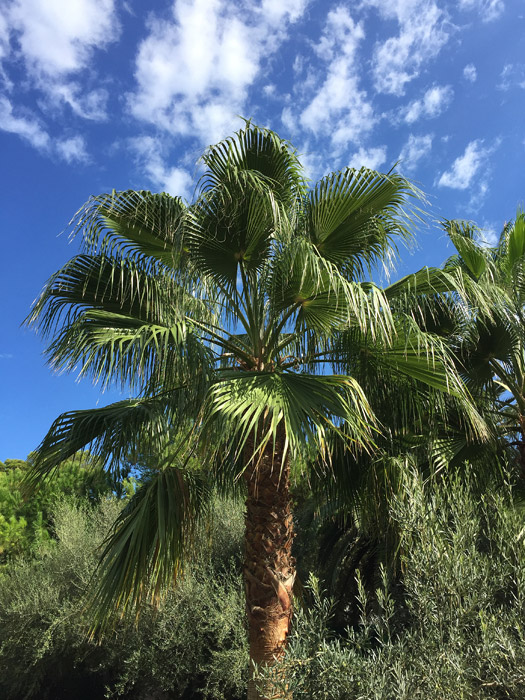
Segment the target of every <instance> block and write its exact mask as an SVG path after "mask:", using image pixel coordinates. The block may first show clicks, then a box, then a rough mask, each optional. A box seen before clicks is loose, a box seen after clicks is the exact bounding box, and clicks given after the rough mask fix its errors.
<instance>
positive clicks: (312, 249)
mask: <svg viewBox="0 0 525 700" xmlns="http://www.w3.org/2000/svg"><path fill="white" fill-rule="evenodd" d="M202 162H203V165H204V168H205V173H204V175H203V176H202V178H201V180H200V189H199V194H198V197H197V199H196V200H195V202H194V203H193V204H190V205H186V204H184V202H183V201H182V200H181V199H179V198H175V197H171V196H169V195H167V194H151V193H150V192H143V191H141V192H134V191H126V192H112V193H111V194H104V195H101V196H97V197H93V198H92V199H90V200H89V201H88V203H87V204H86V205H85V206H84V207H83V208H82V209H80V211H79V212H78V213H77V215H76V217H75V218H74V220H73V224H72V225H73V232H74V233H75V234H78V235H79V236H80V237H81V241H82V247H83V252H82V253H81V254H80V255H78V256H76V257H75V258H73V259H72V260H71V261H70V262H69V263H68V264H66V265H65V266H64V267H63V268H62V269H61V270H59V271H58V272H57V273H56V274H55V275H53V276H52V278H51V279H50V280H49V282H48V283H47V285H46V287H45V289H44V291H43V293H42V296H41V297H40V299H39V300H38V301H37V303H36V305H35V307H34V309H33V311H32V313H31V314H30V316H29V319H28V320H29V322H30V323H31V324H34V325H37V326H38V327H40V328H41V330H42V331H43V333H44V335H46V336H49V337H50V338H51V342H50V344H49V347H48V349H47V353H48V356H49V359H50V363H51V365H52V366H53V367H54V368H56V369H57V370H67V371H71V370H74V369H75V368H78V369H79V371H80V375H81V376H84V375H90V376H91V377H93V378H94V379H95V380H96V381H100V382H101V383H102V385H107V384H109V383H110V382H112V383H116V384H120V385H121V386H122V387H126V388H130V389H131V390H132V391H134V392H135V393H136V394H137V398H133V399H126V400H123V401H119V402H117V403H114V404H111V405H109V406H106V407H104V408H98V409H94V410H88V411H72V412H69V413H65V414H63V415H61V416H60V417H59V418H57V420H56V421H55V422H54V423H53V425H52V426H51V428H50V430H49V432H48V434H47V435H46V436H45V438H44V440H43V441H42V443H41V445H40V446H39V448H38V450H37V453H36V456H35V467H34V473H33V476H34V480H35V481H38V480H39V479H41V478H44V477H45V476H46V475H47V474H49V473H50V472H52V471H53V470H54V469H55V467H56V466H57V465H58V464H59V463H60V462H61V461H62V460H64V459H66V458H68V457H69V456H70V455H72V454H74V453H75V452H76V451H77V450H79V449H80V448H83V447H84V446H87V445H89V446H90V449H91V452H92V453H94V454H96V455H100V456H102V457H103V458H104V459H105V460H106V463H107V466H108V469H110V470H111V469H113V470H117V471H118V468H119V463H120V462H121V460H122V458H123V457H124V456H126V455H128V454H129V453H130V451H131V452H133V451H136V452H141V451H142V452H144V451H146V452H149V453H150V454H156V455H161V454H163V452H166V454H167V455H168V456H167V457H166V458H165V459H163V460H160V458H159V463H158V469H157V470H156V471H155V472H154V474H153V475H152V476H151V478H150V479H149V480H148V481H147V483H146V484H145V485H144V486H143V487H142V488H141V489H139V491H138V492H137V494H136V496H135V497H134V498H133V499H132V501H131V502H130V504H129V506H128V507H127V508H126V509H125V511H124V512H123V513H122V515H121V516H120V518H119V520H118V522H117V523H116V526H115V529H114V531H113V533H112V535H111V536H110V537H109V539H108V543H107V547H106V550H105V552H104V555H103V559H102V564H101V573H102V576H101V579H100V583H99V584H98V585H97V587H96V589H95V593H94V601H95V604H96V605H97V606H98V609H99V610H102V611H108V610H110V609H111V608H112V606H114V605H115V603H116V604H117V605H120V606H122V607H124V608H125V607H126V606H128V605H133V604H137V603H138V602H139V601H140V599H141V597H142V596H143V594H144V592H145V591H146V590H150V591H153V594H154V595H155V594H157V593H159V592H160V591H161V589H162V587H163V586H165V585H167V584H170V583H171V582H172V581H173V577H174V575H175V574H176V572H177V571H178V570H179V567H180V565H181V562H182V559H183V556H184V554H185V553H186V552H187V550H188V543H189V541H190V539H191V534H192V528H193V525H194V523H195V522H196V520H197V519H198V518H199V517H205V515H206V498H205V495H206V485H205V483H204V482H203V480H202V479H201V478H200V477H199V475H198V474H196V473H195V472H194V471H191V470H188V469H186V468H185V464H186V463H187V461H188V460H189V459H190V457H191V456H192V455H194V454H199V455H201V457H202V458H203V459H205V461H206V468H207V472H208V477H209V478H210V479H211V480H212V481H213V482H215V483H218V484H220V485H221V487H222V488H224V489H232V488H235V487H236V485H238V483H239V481H243V482H244V485H245V492H246V534H245V563H244V583H245V588H246V604H247V616H248V623H249V644H250V657H251V667H252V670H253V668H254V667H255V666H256V665H257V666H265V665H271V664H273V662H274V660H275V659H276V658H278V657H279V656H280V655H281V654H282V652H283V648H284V644H285V640H286V636H287V634H288V631H289V628H290V620H291V615H292V590H293V586H294V580H295V575H296V574H295V561H294V558H293V556H292V551H291V550H292V541H293V537H294V526H293V516H292V503H291V497H290V469H291V465H292V463H298V462H301V463H302V464H311V463H313V456H315V457H316V464H317V465H322V467H323V468H324V469H326V470H327V471H329V469H330V464H331V445H333V444H334V441H335V442H337V444H338V446H339V447H338V449H341V445H342V446H343V448H344V450H346V451H347V452H349V453H353V454H357V453H359V452H361V451H362V450H373V449H374V436H375V435H377V434H378V431H379V430H380V429H381V427H380V426H379V425H378V423H377V421H376V418H375V416H374V413H373V411H372V409H371V407H370V404H369V402H368V400H367V397H366V394H365V391H364V389H363V387H362V386H361V385H360V384H359V382H358V381H357V380H356V379H355V378H354V377H353V376H352V356H351V354H352V353H353V352H354V351H355V342H354V336H353V332H354V330H357V331H358V332H359V333H360V334H361V335H362V336H363V337H365V338H366V340H367V345H366V347H364V348H363V350H364V351H366V353H368V356H369V357H370V367H372V365H373V362H372V361H373V360H375V362H376V363H377V364H380V365H381V367H382V368H383V370H384V377H386V376H387V375H388V376H389V377H394V376H404V377H406V378H412V379H413V378H414V377H415V378H416V379H418V380H420V384H421V385H423V384H424V385H430V386H432V387H433V388H434V390H435V391H437V392H438V393H439V392H449V393H451V394H453V395H454V396H455V397H456V399H457V401H458V402H460V403H461V404H462V406H463V407H464V408H465V410H467V411H469V412H470V416H471V418H472V425H473V426H474V427H473V429H474V430H482V427H481V426H480V424H479V422H476V421H477V417H476V414H475V411H474V410H473V409H472V407H471V405H470V404H469V402H468V399H467V397H466V394H465V391H464V389H463V387H462V384H461V382H460V380H459V378H458V376H457V374H456V373H455V372H454V368H453V365H452V363H451V362H450V360H449V359H448V355H447V353H446V352H445V350H444V347H443V345H442V344H441V343H440V341H439V339H436V338H434V337H433V336H430V335H428V334H425V333H422V332H421V331H420V330H419V329H418V327H417V325H416V324H415V323H413V321H412V320H411V319H410V318H409V317H408V316H407V315H406V314H405V315H398V316H397V317H396V318H394V316H393V315H392V313H391V312H390V305H389V299H388V297H387V296H386V295H385V294H384V293H383V292H382V291H381V290H380V289H379V288H378V287H377V286H375V285H374V284H372V283H369V282H363V278H364V276H365V273H367V272H369V271H370V270H371V269H372V268H373V267H374V266H375V265H376V264H378V263H379V264H382V263H388V262H389V261H390V258H391V257H392V255H393V253H394V252H395V243H396V240H397V239H400V240H404V239H407V238H408V237H409V236H410V235H411V234H410V225H411V223H412V222H413V221H414V220H415V218H416V209H415V208H414V207H411V205H410V203H411V202H413V201H415V200H414V197H415V196H417V191H416V190H415V189H414V188H413V187H412V185H411V184H410V183H409V182H408V181H407V180H406V179H404V178H403V177H401V176H400V175H398V174H396V173H389V174H388V175H383V174H380V173H377V172H375V171H371V170H367V169H361V170H359V171H356V170H353V169H346V170H344V171H341V172H337V173H333V174H331V175H328V176H327V177H325V178H324V179H322V180H321V181H320V182H319V183H318V184H317V185H316V186H315V187H314V188H313V189H309V188H308V187H307V185H306V182H305V178H304V175H303V172H302V170H301V166H300V163H299V161H298V158H297V155H296V153H295V151H293V149H292V148H291V147H290V145H289V144H288V143H287V142H285V141H283V140H281V139H280V138H279V137H278V136H277V135H276V134H274V133H273V132H271V131H269V130H267V129H262V128H258V127H256V126H253V125H251V124H250V123H247V124H246V127H245V128H244V129H242V130H241V131H240V132H239V133H237V134H236V135H235V136H234V137H232V138H229V139H227V140H225V141H223V142H221V143H219V144H218V145H215V146H212V147H210V148H209V149H208V150H207V151H206V153H205V154H204V156H203V158H202ZM431 276H432V275H431V274H430V272H426V273H421V274H419V276H412V277H411V278H410V279H409V280H408V279H407V280H405V281H404V282H400V283H398V285H397V292H398V293H403V290H406V289H407V288H409V287H410V285H413V284H414V282H415V281H416V279H417V281H418V283H419V284H420V286H423V287H425V285H426V288H427V289H431V288H432V287H431V285H430V278H431ZM444 278H445V276H444V275H441V278H440V279H441V282H443V280H444ZM411 405H412V406H415V405H417V395H414V396H412V397H411ZM170 436H175V437H174V438H171V437H170ZM336 438H337V439H336ZM168 442H169V443H170V444H169V445H167V443H168ZM167 447H168V449H167V450H166V448H167ZM340 476H341V478H342V477H343V476H344V475H340ZM146 582H147V584H148V585H147V586H146ZM266 693H268V694H269V693H270V691H269V690H267V691H266ZM248 697H249V698H250V699H252V698H258V697H260V695H259V691H258V690H257V688H256V687H255V683H254V681H253V678H251V679H250V682H249V690H248Z"/></svg>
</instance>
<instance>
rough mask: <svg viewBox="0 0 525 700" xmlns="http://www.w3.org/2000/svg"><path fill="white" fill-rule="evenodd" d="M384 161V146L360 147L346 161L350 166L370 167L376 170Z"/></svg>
mask: <svg viewBox="0 0 525 700" xmlns="http://www.w3.org/2000/svg"><path fill="white" fill-rule="evenodd" d="M385 161H386V146H377V147H374V148H363V147H361V148H360V149H359V150H358V151H357V153H354V155H353V156H352V157H351V158H350V162H349V163H348V165H349V167H350V168H370V169H371V170H377V169H378V168H380V167H381V166H382V165H383V163H384V162H385Z"/></svg>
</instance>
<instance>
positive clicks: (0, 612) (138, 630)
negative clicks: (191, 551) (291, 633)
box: [0, 499, 247, 700]
mask: <svg viewBox="0 0 525 700" xmlns="http://www.w3.org/2000/svg"><path fill="white" fill-rule="evenodd" d="M119 508H120V505H119V503H118V502H117V501H116V500H115V499H109V500H105V501H103V502H102V504H101V505H99V506H97V507H90V506H87V505H79V504H78V503H77V504H75V503H71V502H67V501H61V502H59V504H58V505H57V506H56V508H55V512H54V524H55V533H56V538H57V540H56V542H55V543H53V546H51V547H49V546H48V547H47V548H42V549H40V550H39V551H38V552H36V553H35V555H34V557H33V558H32V559H22V558H21V559H19V560H18V561H16V562H12V563H11V564H10V565H9V566H8V567H7V569H6V573H5V575H4V577H3V579H2V580H1V581H0V696H3V697H6V698H9V699H10V700H22V699H24V700H26V699H27V700H29V699H30V698H38V700H47V699H49V700H51V699H53V700H61V699H62V698H64V699H65V698H68V699H69V698H71V697H75V698H80V699H82V698H86V699H87V698H89V699H90V700H97V699H98V698H103V697H122V696H125V697H126V698H128V699H130V700H131V699H134V698H136V699H137V700H139V699H140V700H145V699H146V698H148V699H149V700H152V699H153V698H156V699H157V700H160V699H161V698H164V697H166V698H167V697H170V698H180V699H181V700H183V699H186V698H188V699H189V698H192V700H193V699H195V700H198V699H199V698H208V699H217V700H218V699H219V698H221V699H222V698H224V697H228V698H230V699H231V700H235V699H236V698H241V697H242V696H243V694H244V692H245V683H246V679H245V669H246V668H247V650H246V646H245V627H244V602H243V596H242V591H241V588H240V576H239V569H240V542H241V533H242V527H243V523H242V508H241V507H240V506H239V505H238V504H235V503H233V502H230V501H216V502H215V506H214V520H213V522H214V525H213V530H214V533H213V534H215V535H216V537H213V538H212V537H211V534H212V532H207V531H205V530H202V531H201V532H200V533H199V537H198V542H197V544H196V556H195V559H194V561H193V563H192V565H191V566H189V567H188V569H187V570H186V572H185V575H184V577H183V578H182V579H181V580H180V581H179V582H178V584H177V586H176V587H174V588H173V590H171V591H170V592H169V593H168V595H167V598H166V600H165V601H164V603H163V605H162V606H161V608H160V609H159V610H158V611H156V610H154V609H153V608H152V607H151V606H149V605H146V606H144V608H143V610H142V614H141V617H140V619H139V621H138V624H135V620H134V619H126V620H123V621H121V622H120V623H119V624H117V626H116V628H115V630H114V631H113V632H112V633H108V634H106V635H105V636H104V637H103V638H102V639H101V640H100V641H99V642H95V641H91V640H90V639H89V637H88V634H87V630H88V627H87V621H86V619H85V618H84V615H83V607H84V601H85V591H86V589H87V586H88V585H89V582H90V579H91V577H92V575H93V572H94V570H95V567H96V563H97V553H96V548H97V545H98V544H99V543H100V542H101V541H102V540H103V538H104V536H105V535H106V534H107V532H108V529H109V527H110V524H111V523H112V522H113V520H114V518H115V517H116V515H117V513H118V509H119Z"/></svg>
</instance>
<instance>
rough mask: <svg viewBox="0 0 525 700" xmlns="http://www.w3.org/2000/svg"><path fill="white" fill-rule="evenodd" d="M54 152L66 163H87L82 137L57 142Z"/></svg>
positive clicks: (84, 143) (87, 157)
mask: <svg viewBox="0 0 525 700" xmlns="http://www.w3.org/2000/svg"><path fill="white" fill-rule="evenodd" d="M55 150H56V152H57V153H58V155H59V156H60V157H61V158H62V159H63V160H65V161H66V163H75V162H77V163H87V162H88V161H89V156H88V154H87V150H86V142H85V140H84V138H83V137H82V136H72V137H71V138H68V139H62V140H60V141H57V142H56V144H55Z"/></svg>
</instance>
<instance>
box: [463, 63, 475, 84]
mask: <svg viewBox="0 0 525 700" xmlns="http://www.w3.org/2000/svg"><path fill="white" fill-rule="evenodd" d="M463 77H464V78H465V80H468V81H469V83H475V82H476V80H477V77H478V71H477V70H476V66H475V65H474V64H473V63H468V64H467V65H466V66H465V68H463Z"/></svg>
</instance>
